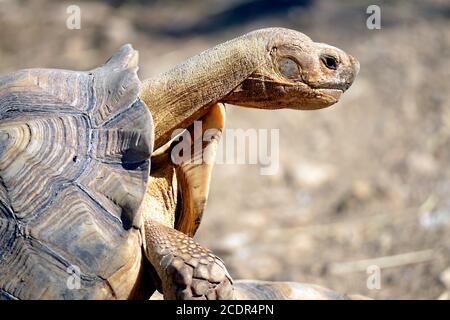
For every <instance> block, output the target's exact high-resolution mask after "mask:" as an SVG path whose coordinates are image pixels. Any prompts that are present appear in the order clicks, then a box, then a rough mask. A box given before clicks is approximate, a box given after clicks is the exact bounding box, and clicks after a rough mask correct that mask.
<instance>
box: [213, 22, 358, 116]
mask: <svg viewBox="0 0 450 320" xmlns="http://www.w3.org/2000/svg"><path fill="white" fill-rule="evenodd" d="M247 36H253V37H254V39H256V41H257V42H258V45H257V46H255V47H256V48H259V49H260V51H263V52H262V53H260V55H259V59H258V60H259V61H260V63H259V65H258V66H257V69H256V70H255V71H254V72H253V73H252V74H251V75H250V76H249V77H248V78H247V79H245V80H244V81H243V82H242V83H241V84H240V85H239V86H238V87H237V88H236V89H234V90H233V91H232V92H231V93H230V94H228V95H227V96H226V97H224V98H223V99H222V100H223V102H227V103H232V104H236V105H240V106H245V107H252V108H261V109H280V108H289V109H319V108H324V107H328V106H330V105H332V104H334V103H336V102H337V101H338V100H339V98H340V97H341V95H342V93H343V92H344V91H346V90H347V89H348V88H349V87H350V85H351V84H352V83H353V80H354V79H355V77H356V75H357V74H358V72H359V62H358V61H357V60H356V59H355V58H354V57H352V56H351V55H349V54H347V53H345V52H344V51H342V50H340V49H338V48H335V47H332V46H329V45H327V44H323V43H317V42H313V41H312V40H311V39H310V38H309V37H307V36H306V35H304V34H303V33H301V32H298V31H294V30H290V29H284V28H269V29H262V30H258V31H255V32H253V33H251V34H248V35H247Z"/></svg>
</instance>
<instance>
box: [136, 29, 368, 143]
mask: <svg viewBox="0 0 450 320" xmlns="http://www.w3.org/2000/svg"><path fill="white" fill-rule="evenodd" d="M358 71H359V62H358V61H357V60H356V59H355V58H353V57H352V56H350V55H348V54H346V53H345V52H343V51H342V50H340V49H338V48H335V47H331V46H329V45H326V44H322V43H316V42H313V41H312V40H311V39H310V38H309V37H307V36H306V35H304V34H303V33H301V32H298V31H295V30H290V29H284V28H268V29H260V30H257V31H254V32H250V33H247V34H245V35H243V36H241V37H238V38H235V39H232V40H230V41H227V42H225V43H222V44H219V45H217V46H215V47H214V48H211V49H208V50H206V51H204V52H202V53H199V54H198V55H196V56H194V57H191V58H189V59H188V60H186V61H184V62H183V63H181V64H179V65H177V66H175V67H174V68H172V69H171V70H169V71H167V72H164V73H162V74H160V75H158V76H156V77H152V78H149V79H147V80H145V81H144V83H143V86H142V90H141V93H140V97H141V99H142V100H143V101H144V102H145V103H146V105H147V106H148V107H149V108H150V110H151V112H152V115H153V119H154V124H155V147H156V148H158V147H160V146H162V145H163V144H165V143H166V142H167V141H169V140H170V138H171V134H172V132H173V130H175V129H177V128H187V127H188V126H189V125H191V124H192V123H193V122H194V121H195V120H197V119H199V118H200V117H202V116H203V115H205V113H206V112H207V110H208V108H209V107H210V106H212V105H213V104H215V103H217V102H223V103H230V104H234V105H238V106H243V107H250V108H259V109H283V108H288V109H299V110H300V109H301V110H308V109H320V108H325V107H328V106H331V105H332V104H334V103H336V102H337V101H338V100H339V98H340V97H341V95H342V93H343V92H344V91H345V90H347V89H348V88H349V87H350V85H351V84H352V83H353V80H354V79H355V77H356V75H357V73H358Z"/></svg>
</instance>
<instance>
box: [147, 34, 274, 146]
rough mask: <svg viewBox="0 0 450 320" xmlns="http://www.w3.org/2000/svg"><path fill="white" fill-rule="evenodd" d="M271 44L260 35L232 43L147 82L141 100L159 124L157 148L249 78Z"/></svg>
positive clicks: (206, 52) (203, 53) (235, 40)
mask: <svg viewBox="0 0 450 320" xmlns="http://www.w3.org/2000/svg"><path fill="white" fill-rule="evenodd" d="M266 45H267V41H264V39H262V37H258V34H247V35H245V36H242V37H239V38H236V39H233V40H230V41H228V42H225V43H223V44H220V45H218V46H216V47H214V48H211V49H209V50H206V51H204V52H202V53H200V54H198V55H197V56H194V57H192V58H190V59H188V60H187V61H185V62H183V63H181V64H179V65H177V66H176V67H174V68H173V69H171V70H169V71H167V72H165V73H163V74H161V75H158V76H156V77H154V78H150V79H147V80H145V81H144V82H143V85H142V88H141V94H140V97H141V99H142V100H143V101H144V102H145V103H146V105H147V106H148V107H149V109H150V111H151V113H152V115H153V120H154V124H155V149H156V148H159V147H160V146H162V145H164V144H165V143H166V142H168V141H169V140H170V138H171V135H172V132H173V131H174V130H175V129H179V128H180V129H183V128H186V127H188V126H189V125H190V124H191V123H193V122H194V121H195V120H196V119H198V118H200V117H201V116H203V115H204V114H205V113H206V111H207V110H208V108H209V106H210V105H211V104H212V103H215V102H218V101H220V100H221V99H222V98H223V97H225V96H226V95H227V94H228V93H230V92H231V91H232V90H233V89H234V88H236V87H237V86H238V85H239V84H241V83H242V82H243V81H244V80H245V79H246V78H248V77H249V76H250V75H251V74H252V72H253V71H254V70H255V69H256V68H257V67H258V65H259V64H261V63H262V61H263V59H265V58H266V57H264V56H262V55H264V54H266V53H267V50H265V49H266V48H265V46H266Z"/></svg>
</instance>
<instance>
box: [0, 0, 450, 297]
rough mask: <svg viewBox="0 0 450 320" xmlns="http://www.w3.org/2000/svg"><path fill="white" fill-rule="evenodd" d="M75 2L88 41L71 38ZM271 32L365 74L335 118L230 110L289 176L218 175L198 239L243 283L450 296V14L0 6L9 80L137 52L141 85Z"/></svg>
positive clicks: (245, 169)
mask: <svg viewBox="0 0 450 320" xmlns="http://www.w3.org/2000/svg"><path fill="white" fill-rule="evenodd" d="M72 4H75V5H78V6H79V7H80V8H81V29H79V30H69V29H68V28H67V27H66V19H67V18H68V16H69V15H68V14H67V12H66V10H67V7H68V6H69V5H72ZM371 4H377V5H379V6H380V7H381V29H380V30H369V29H367V27H366V19H367V18H368V16H369V15H368V14H366V8H367V7H368V6H369V5H371ZM270 26H281V27H288V28H292V29H296V30H299V31H302V32H304V33H306V34H307V35H309V36H310V37H311V38H312V39H313V40H315V41H318V42H325V43H328V44H331V45H335V46H337V47H339V48H342V49H343V50H345V51H347V52H349V53H351V54H352V55H354V56H356V57H357V58H358V59H359V61H360V63H361V72H360V74H359V76H358V77H357V79H356V82H355V83H354V84H353V86H352V87H351V88H350V89H349V91H348V92H347V93H346V94H345V95H344V96H343V98H342V100H341V101H340V102H339V103H338V104H336V105H335V106H333V107H331V108H328V109H324V110H319V111H313V112H298V111H288V110H282V111H260V110H251V109H241V108H235V107H230V106H228V107H227V116H228V119H227V128H244V129H245V128H261V129H266V128H279V129H280V169H279V171H278V173H277V174H276V175H273V176H262V175H260V170H259V169H260V168H259V167H258V166H257V165H218V166H216V168H215V171H214V176H213V183H212V190H211V196H210V199H209V204H208V208H207V210H206V212H205V214H204V220H203V222H202V225H201V226H200V229H199V232H198V234H197V235H196V240H197V241H199V242H200V243H201V244H203V245H205V246H206V247H208V248H210V249H211V250H212V251H214V252H215V253H216V254H217V255H219V256H221V257H222V258H223V260H224V261H225V264H226V265H227V266H228V269H229V271H230V273H231V275H232V276H233V277H234V278H235V279H241V278H252V279H261V280H279V281H299V282H308V283H315V284H319V285H323V286H326V287H329V288H331V289H334V290H336V291H339V292H343V293H359V294H364V295H367V296H369V297H372V298H386V299H399V298H413V299H425V298H429V299H436V298H438V297H441V298H449V295H450V294H449V291H448V290H450V269H449V266H450V102H449V101H450V88H449V84H450V4H449V2H448V1H445V0H442V1H440V0H428V1H418V0H417V1H411V0H408V1H406V0H405V1H364V0H361V1H357V0H354V1H350V0H349V1H325V0H323V1H320V0H317V1H313V0H281V1H269V0H226V1H225V0H213V1H199V0H192V1H186V0H165V1H162V0H161V1H156V0H155V1H144V0H141V1H137V0H136V1H120V0H115V1H105V2H101V1H69V2H66V1H49V0H44V1H14V0H0V73H7V72H10V71H13V70H16V69H21V68H28V67H55V68H66V69H91V68H94V67H96V66H98V65H100V64H102V63H103V62H104V61H105V60H106V59H107V58H108V57H109V56H110V55H111V54H112V53H113V52H114V51H115V50H116V49H117V48H119V47H120V46H121V45H122V44H124V43H132V44H133V46H134V47H135V48H136V49H138V50H139V53H140V77H141V78H145V77H148V76H150V75H153V74H157V73H159V72H162V71H164V70H166V69H168V68H170V67H172V66H174V65H175V64H176V63H178V62H181V61H183V60H184V59H186V58H188V57H189V56H192V55H194V54H196V53H198V52H200V51H202V50H204V49H207V48H209V47H212V46H213V45H215V44H218V43H220V42H223V41H225V40H228V39H231V38H233V37H235V36H238V35H241V34H244V33H246V32H248V31H251V30H254V29H257V28H261V27H270ZM371 265H376V266H378V267H380V268H381V282H380V284H381V288H380V289H369V288H368V286H367V280H368V277H369V276H370V273H368V272H367V271H368V270H367V268H368V267H369V266H371ZM370 270H371V269H370V268H369V271H370Z"/></svg>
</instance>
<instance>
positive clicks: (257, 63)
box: [0, 28, 359, 299]
mask: <svg viewBox="0 0 450 320" xmlns="http://www.w3.org/2000/svg"><path fill="white" fill-rule="evenodd" d="M137 69H138V54H137V51H135V50H134V49H133V48H132V47H131V45H124V46H123V47H121V48H120V49H119V50H118V51H117V52H116V53H114V55H113V56H112V57H111V58H110V59H109V60H108V61H107V62H106V63H105V64H104V65H103V66H101V67H98V68H96V69H93V70H91V71H87V72H81V71H70V70H57V69H42V68H39V69H27V70H20V71H17V72H13V73H10V74H6V75H3V76H1V77H0V248H1V249H0V298H5V299H138V298H148V297H149V296H150V295H151V294H152V293H153V292H154V291H155V288H158V289H159V290H160V291H161V292H162V293H163V294H164V298H167V299H230V298H232V297H233V285H232V279H231V277H230V276H229V274H228V272H227V270H226V268H225V266H224V264H223V262H222V260H221V259H220V258H218V257H217V256H215V255H214V254H213V253H212V252H211V251H209V250H208V249H206V248H204V247H202V246H201V245H199V244H198V243H196V242H194V241H193V239H192V236H193V235H194V234H195V232H196V230H197V228H198V225H199V223H200V221H201V216H202V213H203V210H204V208H205V205H206V200H207V197H208V193H209V181H210V178H211V171H212V167H213V165H212V163H211V162H208V163H207V162H206V161H200V162H198V161H192V160H193V159H195V158H196V157H198V156H199V154H200V153H202V152H203V151H205V152H206V151H208V153H209V155H210V157H211V158H212V159H214V156H215V148H216V146H217V143H218V141H219V139H220V132H221V130H222V129H223V126H224V121H225V110H224V106H223V104H224V103H229V104H233V105H239V106H243V107H251V108H260V109H280V108H291V109H318V108H324V107H328V106H330V105H332V104H334V103H336V102H337V101H338V100H339V98H340V96H341V95H342V93H343V92H344V91H345V90H346V89H348V87H349V86H350V85H351V84H352V82H353V80H354V78H355V76H356V74H357V73H358V70H359V63H358V61H357V60H356V59H355V58H353V57H352V56H350V55H348V54H346V53H345V52H343V51H342V50H340V49H337V48H335V47H331V46H328V45H325V44H320V43H316V42H313V41H312V40H311V39H310V38H309V37H307V36H306V35H304V34H302V33H300V32H298V31H294V30H289V29H284V28H268V29H261V30H257V31H254V32H250V33H248V34H245V35H243V36H241V37H238V38H235V39H233V40H231V41H228V42H226V43H223V44H220V45H218V46H216V47H214V48H212V49H209V50H206V51H204V52H202V53H200V54H198V55H197V56H195V57H192V58H190V59H188V60H187V61H185V62H183V63H181V64H179V65H177V66H176V67H174V68H173V69H172V70H170V71H168V72H165V73H163V74H161V75H158V76H155V77H152V78H150V79H147V80H145V81H143V82H142V83H141V82H140V80H139V79H138V76H137ZM195 120H200V121H202V130H203V131H202V133H206V131H207V130H208V129H216V132H217V133H218V134H213V135H212V136H211V137H210V139H209V140H208V141H206V142H205V141H202V148H201V149H202V150H200V153H199V152H198V150H197V151H195V152H194V154H193V156H192V157H191V158H189V159H183V161H181V162H175V161H173V157H172V154H173V151H174V150H175V149H174V148H176V147H178V146H180V144H181V143H185V141H184V142H183V141H180V139H178V140H177V139H174V137H173V132H174V130H175V129H187V131H185V132H188V133H189V134H188V136H191V135H192V138H193V139H191V140H190V142H189V146H193V145H194V143H195V139H196V138H195V134H194V133H195V130H194V129H195V128H194V127H193V123H194V121H195ZM154 150H155V151H154ZM243 287H245V286H241V288H243ZM247 287H248V286H247ZM242 290H243V291H245V290H246V289H245V288H243V289H242ZM274 290H276V289H274ZM256 292H258V290H256ZM241 296H245V293H243V295H241ZM262 296H263V297H264V295H262Z"/></svg>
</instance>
